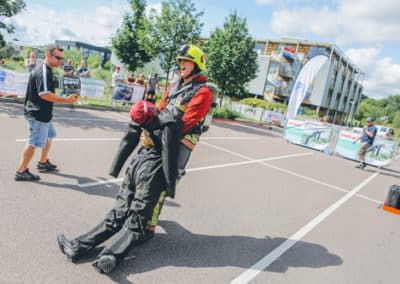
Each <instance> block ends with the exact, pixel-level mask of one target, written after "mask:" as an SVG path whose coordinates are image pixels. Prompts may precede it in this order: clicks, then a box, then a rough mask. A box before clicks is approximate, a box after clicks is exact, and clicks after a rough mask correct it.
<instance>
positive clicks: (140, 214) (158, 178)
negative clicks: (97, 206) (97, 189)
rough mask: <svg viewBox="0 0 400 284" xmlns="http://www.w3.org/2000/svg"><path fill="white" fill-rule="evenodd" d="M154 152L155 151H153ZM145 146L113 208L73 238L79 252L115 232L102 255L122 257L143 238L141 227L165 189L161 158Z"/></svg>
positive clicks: (144, 224)
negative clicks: (94, 224)
mask: <svg viewBox="0 0 400 284" xmlns="http://www.w3.org/2000/svg"><path fill="white" fill-rule="evenodd" d="M153 152H154V151H153ZM153 152H152V151H151V150H150V151H149V150H148V149H144V148H143V149H141V150H140V151H139V152H138V153H137V154H135V156H134V158H133V160H132V163H131V164H130V166H129V167H128V169H127V172H126V175H125V178H124V180H123V183H122V185H121V187H120V190H119V193H118V195H117V197H116V200H115V204H114V208H112V209H111V211H110V212H108V214H107V215H106V218H105V219H104V220H103V221H102V222H101V223H100V224H98V225H97V226H96V227H95V228H93V229H92V230H90V231H89V232H88V233H86V234H84V235H82V236H80V237H78V238H76V239H74V240H72V244H73V247H74V249H75V250H76V251H77V252H78V254H79V255H81V254H85V253H86V252H87V251H89V250H90V249H92V248H94V247H96V246H97V245H99V244H101V243H103V242H104V241H106V240H107V239H109V238H110V237H111V236H113V235H115V234H117V236H116V238H115V240H114V241H113V242H112V243H111V244H109V245H107V246H106V247H105V248H104V249H103V251H102V252H101V253H100V255H99V256H101V255H114V256H115V257H116V259H117V261H119V260H121V259H122V258H123V257H124V255H125V253H126V252H127V251H128V248H129V247H130V246H132V245H133V246H134V245H137V244H139V243H140V242H142V241H143V240H144V239H145V235H144V234H145V232H144V229H145V227H146V224H147V222H148V221H149V220H150V219H151V217H152V214H153V210H154V207H155V206H156V203H157V201H158V199H159V197H160V194H161V192H162V191H163V190H164V189H165V178H164V174H163V170H162V160H161V156H160V155H159V154H156V155H153Z"/></svg>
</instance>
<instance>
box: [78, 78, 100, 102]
mask: <svg viewBox="0 0 400 284" xmlns="http://www.w3.org/2000/svg"><path fill="white" fill-rule="evenodd" d="M104 85H105V83H104V81H101V80H95V79H91V78H81V97H92V98H103V97H104Z"/></svg>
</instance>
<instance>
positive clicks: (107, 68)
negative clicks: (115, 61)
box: [103, 60, 112, 70]
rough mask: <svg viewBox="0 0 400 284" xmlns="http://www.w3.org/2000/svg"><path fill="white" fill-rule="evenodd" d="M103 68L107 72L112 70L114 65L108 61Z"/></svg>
mask: <svg viewBox="0 0 400 284" xmlns="http://www.w3.org/2000/svg"><path fill="white" fill-rule="evenodd" d="M103 68H104V69H105V70H111V68H112V63H111V61H110V60H107V62H106V63H104V66H103Z"/></svg>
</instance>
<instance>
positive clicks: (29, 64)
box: [24, 51, 36, 72]
mask: <svg viewBox="0 0 400 284" xmlns="http://www.w3.org/2000/svg"><path fill="white" fill-rule="evenodd" d="M35 66H36V58H35V53H34V52H33V51H32V52H31V53H30V54H29V58H28V59H26V60H25V65H24V67H25V70H26V71H28V72H31V71H32V70H33V69H34V68H35Z"/></svg>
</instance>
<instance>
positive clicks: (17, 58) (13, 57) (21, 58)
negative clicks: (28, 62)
mask: <svg viewBox="0 0 400 284" xmlns="http://www.w3.org/2000/svg"><path fill="white" fill-rule="evenodd" d="M12 60H14V61H17V62H18V61H22V62H24V58H23V57H22V55H19V54H15V55H13V56H12Z"/></svg>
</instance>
